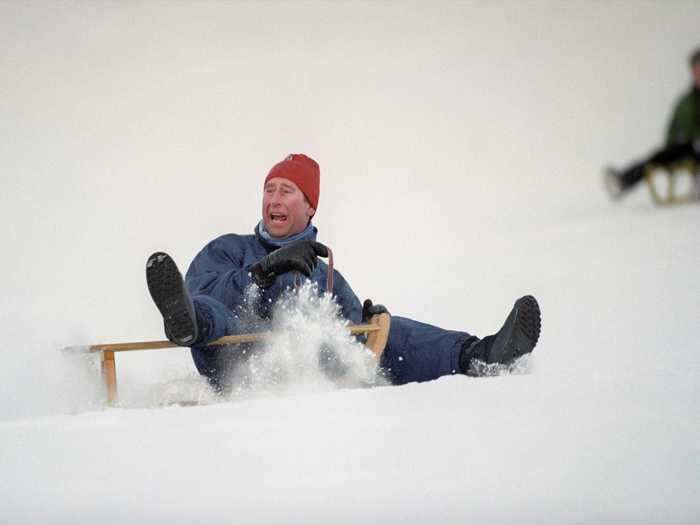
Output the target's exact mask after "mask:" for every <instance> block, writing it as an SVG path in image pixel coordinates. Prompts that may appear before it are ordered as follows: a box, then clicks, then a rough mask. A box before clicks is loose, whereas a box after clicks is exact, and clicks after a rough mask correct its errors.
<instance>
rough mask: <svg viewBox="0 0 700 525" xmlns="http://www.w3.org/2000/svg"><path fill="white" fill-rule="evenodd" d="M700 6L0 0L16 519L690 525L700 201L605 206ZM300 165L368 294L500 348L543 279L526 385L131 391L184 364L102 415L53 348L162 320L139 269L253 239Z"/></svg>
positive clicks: (674, 92)
mask: <svg viewBox="0 0 700 525" xmlns="http://www.w3.org/2000/svg"><path fill="white" fill-rule="evenodd" d="M698 20H700V5H698V3H697V2H694V1H688V2H681V1H676V2H663V3H661V2H641V1H625V2H583V1H581V2H573V1H572V2H546V1H537V2H505V1H501V2H493V3H487V2H476V1H474V2H463V3H456V2H454V3H453V2H440V3H428V2H425V3H406V2H366V3H365V2H267V3H254V2H252V3H237V2H133V1H132V2H64V3H54V2H8V1H0V199H2V200H1V206H0V232H1V239H2V258H0V293H1V296H0V297H1V300H0V327H1V328H2V338H3V345H2V360H0V419H2V420H4V422H3V423H0V470H1V471H2V472H3V476H2V478H3V479H2V480H1V481H0V500H2V501H4V502H5V503H3V508H4V510H0V516H2V515H3V514H5V515H7V516H9V518H11V519H10V520H9V521H14V522H36V520H39V521H46V522H63V521H65V522H68V521H70V522H71V523H75V522H76V521H84V522H94V520H96V519H98V518H97V516H103V515H104V514H102V513H104V512H109V513H112V515H113V519H114V521H115V522H129V523H133V522H140V521H145V519H147V518H148V519H158V520H162V521H166V520H168V521H172V519H173V517H177V518H178V519H181V520H184V521H196V520H199V519H202V520H204V519H206V520H207V521H209V522H219V521H221V522H226V521H236V522H265V521H267V522H273V521H279V522H289V521H298V522H300V523H301V522H304V523H308V522H314V521H316V522H322V521H323V522H328V521H348V522H355V521H359V520H360V519H362V520H369V521H377V522H399V521H402V522H415V523H421V522H422V523H425V522H428V521H432V520H436V519H439V520H441V521H444V522H455V523H456V522H463V521H465V520H466V519H477V520H479V519H481V520H482V521H483V520H486V519H489V520H490V521H494V522H509V521H513V522H516V521H518V522H521V521H519V520H521V519H525V521H528V520H530V521H535V520H536V521H543V520H547V519H552V520H553V521H569V522H573V521H576V522H580V521H598V522H606V521H619V520H621V519H624V520H628V521H633V522H669V521H671V522H675V523H681V522H688V523H690V522H693V521H695V520H697V519H698V517H699V516H700V504H699V503H698V501H697V498H696V495H695V494H694V487H697V485H698V481H699V480H700V479H699V476H698V472H700V453H699V449H698V445H697V442H696V441H697V436H698V432H699V431H700V424H699V423H698V421H699V420H700V418H699V417H698V416H699V415H700V414H699V413H698V412H699V411H698V402H697V399H698V394H699V393H700V392H699V388H700V387H698V385H699V384H700V371H699V369H698V360H697V350H698V342H697V329H698V326H699V323H698V312H699V311H700V285H699V284H698V273H697V268H698V263H699V262H700V248H698V246H699V245H698V240H699V239H700V237H699V234H698V230H697V228H698V224H699V220H698V219H699V218H700V215H699V213H698V212H699V210H698V207H697V206H689V207H680V208H675V209H657V208H654V207H653V205H652V204H651V202H650V199H649V196H648V195H647V194H646V190H645V189H644V188H640V189H639V190H638V191H637V192H636V193H635V194H634V195H632V196H631V197H630V198H629V199H627V200H625V201H623V202H622V203H618V204H612V203H610V202H609V201H608V200H607V198H606V196H605V194H604V193H603V191H602V186H601V179H600V174H601V170H602V168H603V166H605V165H607V164H609V163H612V164H616V165H622V164H625V163H626V162H628V161H630V160H633V159H636V158H639V157H641V156H643V155H645V154H647V153H648V152H649V151H651V149H652V148H654V147H656V146H658V145H659V144H661V142H662V140H663V137H664V132H665V126H666V123H667V120H668V117H669V116H670V111H671V107H672V104H673V102H674V101H675V100H676V98H677V97H678V96H679V95H680V94H681V93H682V92H683V91H684V90H686V89H687V87H688V84H689V75H688V69H687V56H688V53H689V51H690V50H691V49H693V48H694V47H697V46H698V45H700V41H698ZM290 152H304V153H307V154H309V155H310V156H312V157H314V158H315V159H316V160H318V162H319V163H320V165H321V172H322V175H321V199H320V205H319V211H318V215H317V218H316V219H315V223H316V225H317V226H318V227H319V230H320V236H319V239H320V240H321V241H323V242H325V243H327V244H328V245H329V246H331V247H332V248H333V249H334V252H335V255H336V265H337V267H338V269H340V271H341V272H342V273H343V274H344V275H345V276H346V278H347V279H348V280H349V281H350V283H351V285H352V286H353V288H354V290H355V292H356V293H357V295H358V296H360V298H364V297H372V298H373V299H374V300H375V302H381V303H384V304H386V305H387V306H388V307H389V309H390V310H391V311H392V313H395V314H398V315H405V316H409V317H414V318H416V319H419V320H422V321H425V322H430V323H434V324H438V325H440V326H443V327H445V328H450V329H461V330H467V331H470V332H472V333H475V334H477V335H480V336H483V335H486V334H488V333H492V332H493V331H495V330H497V329H498V327H499V326H500V324H501V323H502V321H503V319H504V318H505V316H506V314H507V312H508V310H509V309H510V307H511V305H512V302H513V301H514V299H515V298H517V297H518V296H519V295H522V294H524V293H533V294H534V295H536V296H537V297H538V299H539V301H540V304H541V306H542V310H543V333H542V338H541V341H540V344H539V346H538V348H537V350H536V352H535V357H534V362H533V366H532V370H531V372H530V374H528V375H524V376H510V377H499V378H491V379H483V380H473V379H468V378H464V377H453V378H445V379H442V380H440V381H437V382H434V383H430V384H422V385H408V386H406V387H397V388H390V389H386V388H383V389H376V390H368V391H343V392H335V393H329V394H315V395H309V396H306V397H305V396H301V397H295V398H286V399H274V400H266V401H255V402H239V403H230V404H222V405H217V406H211V407H203V408H187V409H185V408H182V409H169V410H165V409H149V410H136V409H134V408H130V405H129V404H128V400H129V397H128V396H129V394H128V392H131V396H132V398H131V399H132V400H133V401H134V402H135V404H134V405H133V406H136V405H138V403H137V401H139V400H140V401H143V397H141V398H139V397H138V395H137V394H136V393H137V392H143V391H144V389H148V388H151V387H152V386H153V385H154V384H155V385H158V384H159V383H160V384H162V383H163V382H167V381H169V380H170V379H172V378H173V377H179V376H182V375H183V374H185V375H187V374H192V373H193V367H192V365H191V363H190V361H189V357H188V355H187V353H186V352H185V351H175V352H172V353H168V354H167V355H165V354H160V355H134V356H124V358H123V359H122V356H120V358H119V359H120V362H119V365H118V366H119V367H120V381H121V383H120V387H121V388H122V391H123V392H124V394H125V396H126V397H125V399H126V401H125V405H124V406H123V407H122V408H117V409H109V410H102V409H101V405H102V402H103V400H102V398H101V394H100V393H99V390H98V389H97V385H96V384H95V382H94V378H93V377H92V376H91V375H90V374H89V372H86V371H85V370H83V369H82V368H81V367H79V366H76V365H75V363H69V362H67V360H66V358H65V357H64V356H62V355H61V353H60V352H59V349H60V348H62V347H64V346H67V345H76V344H88V343H96V342H121V341H128V340H142V339H159V338H162V330H161V321H160V317H159V315H158V312H157V310H156V309H155V308H154V307H153V305H152V303H151V301H150V298H149V297H148V293H147V290H146V287H145V280H144V262H145V259H146V257H147V256H148V255H149V254H150V253H151V252H153V251H156V250H165V251H168V252H169V253H171V254H172V255H173V256H174V257H175V259H176V260H177V261H178V263H180V265H181V267H183V269H184V268H186V266H187V264H188V263H189V261H190V260H191V259H192V257H193V256H194V255H195V254H196V253H197V251H198V250H199V249H200V248H201V247H202V246H203V245H204V244H205V243H206V242H208V241H209V240H211V239H212V238H214V237H216V236H218V235H220V234H223V233H228V232H236V233H249V232H251V231H252V228H253V226H254V225H255V223H256V222H257V221H258V220H259V215H260V203H261V192H260V189H261V185H262V181H263V179H264V176H265V174H266V173H267V170H268V169H269V168H270V167H271V166H272V165H273V164H274V163H275V162H277V161H279V160H280V159H282V158H283V157H284V156H285V155H286V154H288V153H290ZM154 354H155V353H154ZM86 411H87V412H86ZM47 416H49V417H47ZM105 456H106V457H105ZM104 460H107V461H109V463H110V467H109V468H103V467H104V465H103V463H102V461H104ZM232 494H235V496H233V495H232ZM7 502H9V503H7ZM40 509H44V510H40Z"/></svg>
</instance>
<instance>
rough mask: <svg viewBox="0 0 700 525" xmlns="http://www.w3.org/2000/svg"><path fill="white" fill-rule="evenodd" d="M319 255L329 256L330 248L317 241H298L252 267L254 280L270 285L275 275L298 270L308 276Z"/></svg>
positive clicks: (262, 284) (263, 284)
mask: <svg viewBox="0 0 700 525" xmlns="http://www.w3.org/2000/svg"><path fill="white" fill-rule="evenodd" d="M318 257H328V248H326V247H325V246H324V245H323V244H321V243H320V242H316V241H296V242H293V243H291V244H288V245H286V246H283V247H282V248H278V249H277V250H275V251H274V252H271V253H268V254H267V255H266V256H265V257H263V258H262V259H260V260H259V261H258V262H256V263H255V264H254V265H253V266H251V267H250V270H251V273H252V274H253V280H254V281H255V283H256V284H257V285H258V286H262V287H268V286H271V285H272V283H274V281H275V277H276V276H278V275H281V274H283V273H287V272H291V271H293V270H296V271H297V272H301V273H302V274H304V275H305V276H306V277H311V273H312V272H313V271H314V268H316V265H317V264H318Z"/></svg>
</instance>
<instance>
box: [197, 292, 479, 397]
mask: <svg viewBox="0 0 700 525" xmlns="http://www.w3.org/2000/svg"><path fill="white" fill-rule="evenodd" d="M193 302H194V305H195V311H196V313H197V323H198V326H199V331H200V335H199V341H201V343H199V344H197V345H195V346H193V347H192V358H193V360H194V363H195V366H196V367H197V370H199V373H200V374H202V375H204V376H206V377H207V378H208V379H209V380H210V382H211V383H212V385H213V386H215V387H217V388H219V387H221V381H222V380H223V376H224V375H225V374H226V373H227V372H228V371H229V370H231V367H232V366H235V365H236V362H237V361H239V360H240V359H242V356H243V355H244V354H246V355H249V354H250V353H249V352H246V353H244V352H232V351H230V350H228V349H224V348H221V347H214V346H207V344H206V343H208V342H210V341H214V340H216V339H218V338H220V337H223V336H225V335H229V334H235V333H241V332H243V331H245V330H244V329H242V327H240V326H237V322H238V320H237V319H236V318H235V316H233V314H232V313H231V311H230V310H229V309H228V307H227V306H225V305H223V304H221V303H220V302H218V301H216V300H215V299H212V298H211V297H209V296H206V295H198V296H195V297H193ZM478 340H479V339H478V338H477V337H475V336H473V335H470V334H468V333H466V332H459V331H453V330H444V329H442V328H438V327H437V326H432V325H429V324H425V323H420V322H418V321H414V320H413V319H408V318H406V317H392V318H391V329H390V330H389V340H388V341H387V345H386V347H385V349H384V352H383V354H382V357H381V360H380V363H379V364H380V367H381V369H382V371H383V373H384V375H385V376H386V377H387V378H388V379H389V380H390V381H391V382H392V383H393V384H395V385H401V384H404V383H410V382H414V381H430V380H432V379H437V378H438V377H442V376H445V375H451V374H457V373H461V370H460V367H459V357H460V354H461V352H462V348H468V347H470V346H471V345H473V344H474V343H475V342H477V341H478Z"/></svg>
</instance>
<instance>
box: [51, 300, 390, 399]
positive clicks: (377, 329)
mask: <svg viewBox="0 0 700 525" xmlns="http://www.w3.org/2000/svg"><path fill="white" fill-rule="evenodd" d="M390 324H391V316H390V315H389V314H386V313H383V314H378V315H374V316H372V317H371V318H370V320H369V323H367V324H358V325H349V326H348V332H349V333H350V334H352V335H359V334H367V341H366V342H365V346H366V347H367V348H368V349H369V350H370V351H371V352H372V353H373V354H374V356H375V358H376V359H377V360H379V358H380V357H381V355H382V352H383V351H384V347H385V346H386V342H387V339H388V338H389V326H390ZM270 335H271V334H270V332H260V333H250V334H240V335H228V336H225V337H222V338H221V339H217V340H216V341H212V342H211V343H208V345H212V346H231V345H238V344H242V343H255V342H258V341H264V340H265V339H266V338H268V337H270ZM166 348H183V347H181V346H177V345H175V344H173V343H171V342H170V341H137V342H130V343H109V344H95V345H89V346H70V347H66V348H64V349H63V351H65V352H71V353H78V354H94V353H100V354H101V374H102V380H103V382H104V385H105V391H106V393H107V403H108V404H109V405H113V404H114V403H116V401H117V363H116V353H118V352H130V351H134V350H158V349H166Z"/></svg>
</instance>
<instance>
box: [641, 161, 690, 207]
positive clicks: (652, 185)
mask: <svg viewBox="0 0 700 525" xmlns="http://www.w3.org/2000/svg"><path fill="white" fill-rule="evenodd" d="M659 171H662V172H665V173H666V175H667V177H668V186H667V188H666V190H665V191H663V190H661V189H660V188H659V185H658V184H657V180H656V179H655V177H654V174H655V173H657V172H659ZM681 176H689V177H690V178H691V179H692V183H691V186H692V188H691V190H690V191H688V192H687V193H685V194H682V195H678V194H677V187H678V180H679V179H680V177H681ZM644 179H645V180H646V182H647V186H648V187H649V193H650V194H651V199H652V200H653V201H654V203H655V204H658V205H659V206H670V205H673V204H688V203H691V202H695V201H697V200H699V199H700V166H699V165H698V164H696V163H695V162H694V161H693V160H684V161H681V162H677V163H675V164H672V165H671V166H670V167H668V168H666V167H664V166H658V165H655V164H648V165H647V166H646V169H645V172H644Z"/></svg>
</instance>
